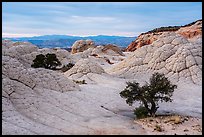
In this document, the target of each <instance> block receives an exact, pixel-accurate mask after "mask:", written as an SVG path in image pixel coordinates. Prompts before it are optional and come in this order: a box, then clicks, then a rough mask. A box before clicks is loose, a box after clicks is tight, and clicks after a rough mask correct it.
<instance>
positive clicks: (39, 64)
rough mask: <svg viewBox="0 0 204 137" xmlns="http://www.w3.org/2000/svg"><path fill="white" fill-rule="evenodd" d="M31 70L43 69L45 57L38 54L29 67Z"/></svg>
mask: <svg viewBox="0 0 204 137" xmlns="http://www.w3.org/2000/svg"><path fill="white" fill-rule="evenodd" d="M31 67H33V68H44V67H45V55H43V54H39V55H37V56H36V58H35V59H34V60H33V64H32V65H31Z"/></svg>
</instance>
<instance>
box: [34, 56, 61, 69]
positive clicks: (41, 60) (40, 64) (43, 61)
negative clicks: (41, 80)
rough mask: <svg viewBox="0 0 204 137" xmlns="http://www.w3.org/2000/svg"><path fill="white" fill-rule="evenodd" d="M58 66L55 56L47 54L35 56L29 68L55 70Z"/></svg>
mask: <svg viewBox="0 0 204 137" xmlns="http://www.w3.org/2000/svg"><path fill="white" fill-rule="evenodd" d="M59 65H61V62H60V61H59V60H58V59H57V57H56V55H55V54H50V53H48V54H46V55H43V54H39V55H37V56H36V58H35V59H34V60H33V64H32V65H31V67H34V68H46V69H52V70H55V69H56V67H57V66H59Z"/></svg>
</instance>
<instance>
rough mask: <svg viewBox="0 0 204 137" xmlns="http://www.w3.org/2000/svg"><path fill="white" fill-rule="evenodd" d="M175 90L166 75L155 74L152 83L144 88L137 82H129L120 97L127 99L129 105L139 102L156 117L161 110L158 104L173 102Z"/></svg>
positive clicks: (174, 86) (151, 79)
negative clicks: (172, 97) (158, 110)
mask: <svg viewBox="0 0 204 137" xmlns="http://www.w3.org/2000/svg"><path fill="white" fill-rule="evenodd" d="M175 88H177V86H176V85H173V84H171V82H170V81H169V80H168V79H167V78H166V77H165V76H164V74H160V73H154V74H153V75H152V77H151V78H150V83H149V84H148V83H146V84H145V85H144V86H142V87H141V86H140V85H139V83H137V82H127V86H126V88H125V89H124V90H123V91H121V92H120V96H121V97H122V98H125V99H126V103H127V104H129V105H132V104H133V103H134V102H135V101H139V102H140V103H142V105H144V107H145V108H146V110H147V111H148V113H149V114H150V115H151V116H155V113H156V111H157V109H158V108H159V106H158V102H159V101H160V102H163V101H165V102H169V101H170V102H171V101H172V99H171V96H172V95H173V92H174V89H175Z"/></svg>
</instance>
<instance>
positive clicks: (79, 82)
mask: <svg viewBox="0 0 204 137" xmlns="http://www.w3.org/2000/svg"><path fill="white" fill-rule="evenodd" d="M73 81H74V82H75V83H77V84H87V83H86V81H85V80H82V81H80V80H73Z"/></svg>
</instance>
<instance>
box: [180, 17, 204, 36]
mask: <svg viewBox="0 0 204 137" xmlns="http://www.w3.org/2000/svg"><path fill="white" fill-rule="evenodd" d="M176 33H178V34H180V35H182V36H184V37H185V38H187V39H192V38H194V37H196V36H202V20H199V21H197V22H195V23H194V24H192V25H187V26H185V27H181V28H180V29H179V30H178V31H176Z"/></svg>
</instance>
